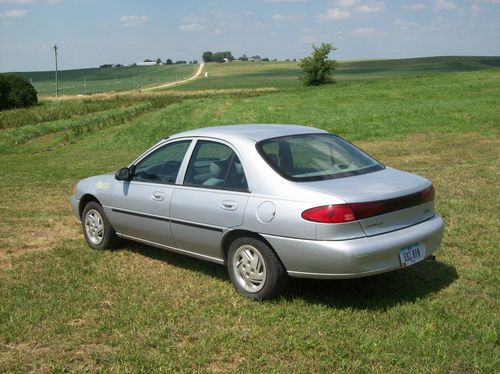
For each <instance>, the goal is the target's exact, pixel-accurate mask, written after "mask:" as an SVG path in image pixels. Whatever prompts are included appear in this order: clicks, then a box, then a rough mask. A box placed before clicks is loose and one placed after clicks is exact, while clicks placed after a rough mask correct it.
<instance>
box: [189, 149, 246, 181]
mask: <svg viewBox="0 0 500 374" xmlns="http://www.w3.org/2000/svg"><path fill="white" fill-rule="evenodd" d="M184 184H186V185H191V186H201V187H206V188H219V189H231V190H237V191H246V190H247V189H248V186H247V181H246V177H245V173H244V172H243V167H242V165H241V162H240V160H239V159H238V156H236V154H235V153H234V152H233V150H232V149H231V148H229V147H228V146H226V145H224V144H221V143H216V142H211V141H205V140H201V141H198V143H197V144H196V147H195V149H194V152H193V156H192V157H191V161H190V162H189V166H188V169H187V172H186V177H185V179H184Z"/></svg>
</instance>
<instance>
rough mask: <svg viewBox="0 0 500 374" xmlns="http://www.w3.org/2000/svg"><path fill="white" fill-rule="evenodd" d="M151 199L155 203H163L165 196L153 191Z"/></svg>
mask: <svg viewBox="0 0 500 374" xmlns="http://www.w3.org/2000/svg"><path fill="white" fill-rule="evenodd" d="M151 199H153V200H155V201H163V200H165V194H164V193H163V192H159V191H155V192H153V194H152V195H151Z"/></svg>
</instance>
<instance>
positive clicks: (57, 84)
mask: <svg viewBox="0 0 500 374" xmlns="http://www.w3.org/2000/svg"><path fill="white" fill-rule="evenodd" d="M54 56H55V57H56V96H59V82H58V81H57V44H54Z"/></svg>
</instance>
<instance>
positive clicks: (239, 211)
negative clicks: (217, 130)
mask: <svg viewBox="0 0 500 374" xmlns="http://www.w3.org/2000/svg"><path fill="white" fill-rule="evenodd" d="M248 197H249V190H248V185H247V181H246V177H245V173H244V170H243V166H242V164H241V162H240V159H239V158H238V156H237V154H236V153H235V152H234V150H233V149H232V148H231V147H229V146H228V145H227V144H223V143H221V142H216V141H212V140H198V141H197V142H196V145H195V147H194V150H193V153H192V155H191V159H190V161H189V165H188V167H187V170H186V174H185V177H184V181H183V184H182V185H180V186H176V189H175V191H174V194H173V196H172V200H171V205H170V216H171V227H172V234H173V237H174V239H175V242H176V245H177V247H179V248H181V249H183V250H186V251H190V252H195V253H197V254H199V255H201V256H204V257H208V258H212V259H221V258H222V256H221V252H220V248H219V243H220V240H221V237H222V233H223V231H224V230H225V229H227V228H231V227H236V226H239V225H241V223H242V222H243V213H244V211H245V207H246V204H247V201H248Z"/></svg>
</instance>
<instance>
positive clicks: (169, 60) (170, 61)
mask: <svg viewBox="0 0 500 374" xmlns="http://www.w3.org/2000/svg"><path fill="white" fill-rule="evenodd" d="M165 64H167V65H172V64H173V62H172V59H170V58H167V62H166V63H165Z"/></svg>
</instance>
